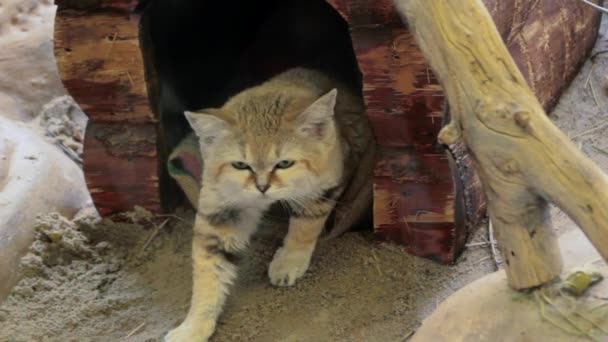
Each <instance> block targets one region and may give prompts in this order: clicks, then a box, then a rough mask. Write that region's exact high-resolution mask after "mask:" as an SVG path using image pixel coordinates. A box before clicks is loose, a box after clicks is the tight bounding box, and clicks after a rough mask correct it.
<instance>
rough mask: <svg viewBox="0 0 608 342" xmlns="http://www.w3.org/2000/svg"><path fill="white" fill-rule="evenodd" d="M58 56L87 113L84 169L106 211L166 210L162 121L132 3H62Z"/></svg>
mask: <svg viewBox="0 0 608 342" xmlns="http://www.w3.org/2000/svg"><path fill="white" fill-rule="evenodd" d="M57 3H58V6H59V9H58V13H57V17H56V23H55V56H56V58H57V62H58V66H59V72H60V75H61V78H62V80H63V83H64V85H65V87H66V89H67V90H68V91H69V93H70V95H72V96H73V97H74V99H75V100H76V101H77V102H78V104H79V105H80V106H81V108H82V109H83V110H84V111H85V112H86V113H87V115H88V116H89V118H90V120H89V124H88V126H87V132H86V135H85V142H84V145H85V148H84V158H83V160H84V163H83V169H84V173H85V178H86V180H87V184H88V186H89V189H90V191H91V196H92V198H93V201H94V202H95V205H96V207H97V209H98V210H99V212H100V213H101V214H110V213H113V212H116V211H121V210H128V209H130V208H132V207H133V206H134V205H141V206H143V207H145V208H147V209H149V210H153V211H158V210H159V209H160V197H159V194H158V182H159V178H158V173H157V170H158V166H157V148H156V144H157V134H156V119H155V118H154V116H153V114H152V111H151V109H150V106H149V105H148V98H147V91H146V82H145V77H144V68H143V61H142V57H141V52H140V50H139V44H138V39H139V38H138V37H139V29H138V21H137V19H136V18H132V17H131V16H130V9H131V8H132V7H133V2H130V1H117V0H114V1H99V0H97V1H77V2H74V1H58V2H57Z"/></svg>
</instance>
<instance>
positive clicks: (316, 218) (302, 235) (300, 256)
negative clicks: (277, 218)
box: [268, 209, 331, 286]
mask: <svg viewBox="0 0 608 342" xmlns="http://www.w3.org/2000/svg"><path fill="white" fill-rule="evenodd" d="M330 213H331V209H330V210H329V211H328V212H327V213H323V214H321V215H312V216H305V215H301V216H292V217H291V218H290V220H289V231H288V232H287V236H286V237H285V240H284V242H283V246H282V247H281V248H279V249H278V250H277V251H276V253H275V255H274V258H273V259H272V262H271V263H270V267H269V268H268V275H269V277H270V282H271V283H272V284H273V285H276V286H292V285H293V284H295V282H296V280H297V279H299V278H300V277H302V276H303V275H304V273H306V270H308V266H309V265H310V258H311V256H312V253H313V251H314V249H315V245H316V244H317V239H318V237H319V235H320V234H321V231H322V230H323V227H324V225H325V221H327V217H328V216H329V214H330Z"/></svg>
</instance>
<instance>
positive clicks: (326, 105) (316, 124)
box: [297, 89, 338, 138]
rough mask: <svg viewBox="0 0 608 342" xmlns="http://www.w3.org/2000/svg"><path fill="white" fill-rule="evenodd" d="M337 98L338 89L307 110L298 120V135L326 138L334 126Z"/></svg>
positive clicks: (322, 97)
mask: <svg viewBox="0 0 608 342" xmlns="http://www.w3.org/2000/svg"><path fill="white" fill-rule="evenodd" d="M337 96H338V89H332V90H330V91H329V92H328V93H327V94H325V95H323V96H321V97H320V98H318V99H317V100H316V101H315V102H313V104H311V105H310V106H309V107H308V108H306V110H304V111H303V112H302V113H301V114H300V115H299V116H298V119H297V125H298V126H297V127H298V128H297V130H298V133H300V134H302V135H304V136H308V137H316V138H322V137H324V136H325V135H326V133H327V130H328V128H330V127H331V126H332V125H333V117H334V108H335V107H336V98H337Z"/></svg>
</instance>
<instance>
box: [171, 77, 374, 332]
mask: <svg viewBox="0 0 608 342" xmlns="http://www.w3.org/2000/svg"><path fill="white" fill-rule="evenodd" d="M185 115H186V117H187V119H188V122H189V123H190V125H191V126H192V128H193V129H194V132H195V133H196V135H197V136H198V138H199V142H200V149H201V155H202V157H203V160H204V167H203V175H202V187H201V192H200V195H199V202H198V210H197V216H196V220H195V224H194V236H193V244H192V259H193V277H194V280H193V290H192V301H191V306H190V310H189V312H188V315H187V317H186V319H185V320H184V322H183V323H182V324H181V325H180V326H179V327H177V328H176V329H174V330H172V331H170V332H169V333H168V334H167V336H166V337H165V341H171V342H174V341H180V342H193V341H196V342H200V341H207V339H208V338H209V337H210V336H211V335H212V334H213V331H214V329H215V325H216V320H217V318H218V315H219V314H220V312H221V310H222V306H223V304H224V301H225V299H226V296H227V294H228V290H229V286H230V285H231V283H232V282H233V281H234V279H235V277H236V268H235V265H233V264H232V263H231V255H232V254H233V253H235V252H238V251H241V250H243V249H244V248H245V247H246V246H247V244H248V241H249V237H250V236H251V234H252V233H253V232H254V231H255V229H256V227H257V226H258V223H259V221H260V219H261V218H262V216H263V214H264V212H265V211H267V210H268V209H269V207H270V206H271V204H273V203H275V202H279V201H280V202H281V203H282V204H283V205H284V206H286V207H288V208H289V213H290V220H289V231H288V233H287V235H286V237H285V240H284V242H283V246H282V247H280V248H279V249H278V250H277V251H276V253H275V255H274V258H273V260H272V262H271V263H270V266H269V268H268V275H269V277H270V282H271V283H272V284H274V285H276V286H291V285H293V284H294V283H295V282H296V280H297V279H298V278H300V277H302V275H304V273H305V272H306V270H307V269H308V266H309V264H310V259H311V255H312V253H313V250H314V249H315V245H316V243H317V239H318V237H319V235H320V233H321V232H322V230H323V228H324V225H325V223H326V221H327V219H328V217H329V215H330V213H332V211H333V210H334V208H335V207H336V204H337V203H338V206H337V215H336V221H335V226H334V230H333V231H332V235H336V234H339V233H341V232H343V231H345V230H346V229H348V228H349V227H350V226H351V225H352V224H353V223H354V222H355V221H356V220H357V219H358V218H359V217H360V216H361V214H362V213H363V212H364V211H365V210H366V209H367V208H368V205H369V204H370V203H371V170H372V162H373V153H374V150H375V149H374V146H375V143H374V139H373V137H372V133H371V129H370V126H369V123H368V121H367V119H366V117H365V114H364V106H363V101H362V99H361V98H360V97H357V96H355V95H353V94H352V93H350V92H349V91H348V90H347V89H346V88H345V87H342V86H341V85H340V84H337V83H336V82H335V81H332V80H331V79H329V78H328V77H326V76H324V75H323V74H321V73H319V72H317V71H313V70H308V69H302V68H296V69H291V70H288V71H286V72H284V73H282V74H279V75H278V76H275V77H274V78H272V79H270V80H269V81H267V82H266V83H263V84H261V85H259V86H256V87H253V88H250V89H247V90H245V91H243V92H241V93H239V94H237V95H236V96H234V97H232V98H231V99H229V100H228V101H227V102H226V103H225V104H224V106H223V107H222V108H219V109H205V110H202V111H200V112H197V113H192V112H186V113H185Z"/></svg>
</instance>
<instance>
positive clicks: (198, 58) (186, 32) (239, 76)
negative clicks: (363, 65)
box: [138, 0, 362, 210]
mask: <svg viewBox="0 0 608 342" xmlns="http://www.w3.org/2000/svg"><path fill="white" fill-rule="evenodd" d="M138 9H139V11H140V12H141V14H142V18H141V27H140V39H141V46H142V51H143V55H144V62H145V67H146V75H147V78H148V80H147V82H148V91H149V95H150V103H151V106H152V108H153V110H154V111H155V113H156V114H157V115H158V118H159V120H160V125H159V127H160V128H159V132H158V133H159V139H158V152H159V158H158V159H159V163H160V165H159V168H160V170H159V175H160V179H159V186H160V196H161V200H162V202H163V203H162V204H163V208H164V209H165V210H170V209H173V208H174V207H175V205H176V204H178V203H179V202H180V201H181V200H183V198H184V197H183V195H181V196H180V195H179V194H180V192H181V191H180V190H179V189H178V187H177V185H176V184H175V183H174V182H173V181H172V180H171V179H170V177H169V176H168V173H167V171H166V167H165V165H166V164H165V163H166V160H167V156H168V154H169V153H170V152H171V150H172V149H173V148H174V147H175V146H176V144H177V143H179V141H180V140H181V139H182V138H183V137H184V136H185V135H186V134H187V133H188V132H189V131H190V129H189V126H188V124H187V122H186V120H185V118H184V115H183V112H184V110H197V109H201V108H205V107H218V106H221V105H222V104H223V103H224V102H225V101H226V100H227V99H228V98H229V97H230V96H232V95H234V94H236V93H238V92H240V91H242V90H243V89H246V88H248V87H251V86H253V85H256V84H259V83H261V82H263V81H265V80H267V79H268V78H270V77H272V76H273V75H276V74H277V73H280V72H282V71H284V70H287V69H289V68H292V67H296V66H302V67H309V68H314V69H318V70H321V71H323V72H324V73H326V74H328V75H330V76H333V77H335V78H337V79H339V80H341V81H342V82H344V83H345V84H346V85H348V86H350V87H352V89H353V91H354V92H356V93H359V94H360V93H361V89H362V83H361V73H360V71H359V68H358V65H357V60H356V57H355V53H354V51H353V46H352V42H351V38H350V32H349V28H348V25H347V23H346V22H345V21H344V19H343V18H342V17H341V16H340V15H339V14H338V13H337V12H336V11H335V10H334V8H333V7H332V6H331V5H329V4H328V3H326V2H325V1H324V0H255V1H252V0H239V1H205V0H142V1H141V2H140V5H139V8H138Z"/></svg>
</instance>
